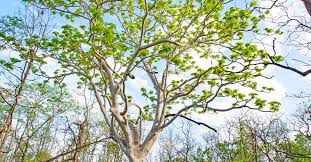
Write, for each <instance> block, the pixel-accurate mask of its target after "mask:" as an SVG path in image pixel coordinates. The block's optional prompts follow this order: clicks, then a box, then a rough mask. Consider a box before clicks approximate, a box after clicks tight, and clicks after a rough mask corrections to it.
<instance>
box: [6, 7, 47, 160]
mask: <svg viewBox="0 0 311 162" xmlns="http://www.w3.org/2000/svg"><path fill="white" fill-rule="evenodd" d="M19 14H20V15H19V16H6V17H2V18H1V20H0V50H1V51H2V52H3V54H1V57H0V68H1V69H0V70H1V71H0V77H1V78H2V79H1V85H0V103H1V105H0V110H1V112H4V113H1V119H0V122H1V124H0V156H1V155H2V153H3V147H4V145H5V144H6V142H8V136H9V134H10V130H11V127H12V120H13V118H14V112H15V109H16V107H17V106H18V104H19V102H20V98H21V95H22V93H23V90H24V87H25V86H26V84H27V82H28V81H29V80H30V78H31V76H30V75H31V73H32V72H33V71H35V70H36V69H37V68H36V67H37V64H40V63H42V62H43V60H42V58H41V57H40V55H39V45H40V43H42V39H43V38H44V37H45V34H46V32H47V25H48V22H49V18H48V16H46V15H44V14H41V10H40V11H39V10H38V11H37V12H35V11H34V10H32V9H31V6H26V7H25V11H24V12H20V13H19Z"/></svg>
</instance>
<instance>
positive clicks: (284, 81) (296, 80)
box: [0, 0, 311, 136]
mask: <svg viewBox="0 0 311 162" xmlns="http://www.w3.org/2000/svg"><path fill="white" fill-rule="evenodd" d="M264 3H265V2H263V4H264ZM287 3H288V4H289V5H290V6H291V8H289V9H288V12H289V14H291V15H300V16H309V15H308V13H307V12H306V10H305V8H304V6H303V3H302V2H301V1H297V0H288V1H287ZM0 4H1V5H0V16H4V15H7V14H11V15H12V14H14V12H16V11H17V10H18V8H19V7H22V5H21V1H20V0H0ZM280 12H281V11H274V12H272V13H271V15H272V16H278V15H279V14H280ZM310 18H311V17H310ZM267 25H270V24H269V23H267ZM308 36H310V37H308ZM302 37H303V39H306V40H309V42H310V41H311V40H310V39H311V35H303V36H302ZM284 39H285V37H284V36H280V37H278V38H277V41H278V44H277V46H278V47H279V48H277V50H278V52H279V53H281V54H283V55H284V56H288V57H287V59H288V60H289V61H290V63H295V62H291V60H292V58H296V59H302V60H304V61H310V56H308V55H307V54H308V51H305V50H302V51H299V50H296V49H294V48H290V47H288V46H285V45H284V44H282V41H284ZM271 40H272V39H271V38H268V39H267V41H270V42H271ZM2 54H3V53H2ZM297 68H299V69H301V70H302V69H306V68H307V67H304V66H298V67H297ZM265 73H266V74H269V75H273V76H275V77H274V78H273V79H272V80H260V83H261V84H267V85H269V86H272V87H274V88H275V92H272V93H271V94H269V95H267V96H265V97H267V98H271V99H274V100H279V101H280V102H281V104H282V105H281V109H280V111H279V112H278V115H281V116H282V117H283V118H285V119H286V118H287V117H288V116H289V115H290V114H292V113H294V112H295V111H296V110H297V108H298V105H299V103H301V102H303V101H305V99H297V98H292V97H288V96H287V95H293V94H299V93H300V92H302V91H303V92H305V93H308V92H311V75H310V76H307V77H302V76H300V75H298V74H296V73H294V72H292V71H288V70H284V69H280V68H277V67H269V68H268V69H267V71H266V72H265ZM136 78H137V80H139V82H140V83H142V85H146V84H148V83H147V81H146V80H145V79H144V78H143V76H139V75H138V76H137V77H136ZM137 80H135V81H130V83H129V84H130V85H131V86H133V88H137V87H136V86H137ZM217 104H219V106H220V107H221V106H224V105H223V103H217ZM238 113H241V111H240V110H236V111H230V112H225V113H217V114H203V115H195V116H194V118H195V119H198V120H201V121H202V122H205V123H207V124H209V125H211V126H214V127H216V128H220V127H221V125H222V124H223V123H224V121H225V120H226V119H230V118H231V117H232V116H234V115H236V114H238ZM252 113H256V114H259V115H264V116H266V115H271V114H267V113H259V112H258V111H252ZM195 129H196V132H197V133H196V135H197V136H202V135H203V134H204V133H206V132H207V131H208V130H207V129H206V128H202V127H195Z"/></svg>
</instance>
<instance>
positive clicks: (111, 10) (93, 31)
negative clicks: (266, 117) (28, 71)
mask: <svg viewBox="0 0 311 162" xmlns="http://www.w3.org/2000/svg"><path fill="white" fill-rule="evenodd" d="M25 2H27V3H31V4H33V5H35V6H38V7H40V8H42V9H46V8H48V9H50V10H52V12H53V13H54V14H55V15H56V16H58V17H59V16H60V17H63V18H60V19H62V20H64V21H66V23H65V24H63V25H62V27H61V28H58V29H57V30H54V32H53V34H52V35H51V36H49V37H48V38H46V39H45V40H44V43H42V44H41V46H40V48H41V50H43V51H44V53H45V54H46V56H47V57H49V58H52V59H55V60H57V61H58V64H59V67H60V68H59V69H58V70H57V71H55V73H54V74H55V75H54V76H47V73H44V72H43V74H45V76H46V77H48V78H55V82H59V83H60V82H62V81H63V79H64V77H70V76H78V77H79V79H80V80H79V82H78V85H79V86H82V85H88V86H89V89H90V90H91V91H92V92H93V93H94V95H95V96H96V99H97V103H98V106H99V107H100V110H101V112H102V114H103V116H104V121H105V123H106V124H107V126H108V127H109V131H110V134H111V137H112V138H113V140H114V141H115V142H116V143H118V145H119V146H120V148H121V149H122V150H123V152H124V153H125V154H126V156H127V157H128V158H129V160H130V161H135V162H136V161H142V160H144V159H146V157H147V155H148V153H149V152H150V150H151V149H152V146H153V145H154V143H155V141H156V140H157V138H158V135H159V133H160V132H161V131H162V130H163V129H164V128H166V127H167V126H169V125H170V124H171V123H172V122H173V121H175V119H176V118H178V117H181V116H185V115H187V114H190V113H192V112H200V113H205V112H207V111H220V112H222V111H229V110H232V109H240V108H249V109H255V110H260V111H275V110H277V109H278V108H279V105H280V103H278V102H276V101H271V102H268V101H266V100H264V99H262V98H260V97H258V95H257V92H270V91H272V90H273V88H270V87H261V86H258V85H257V82H256V81H255V80H254V79H256V78H259V77H265V76H263V74H262V71H263V70H264V69H265V68H266V66H267V65H268V62H269V59H270V58H269V55H268V54H267V52H265V51H264V50H261V49H259V48H257V47H256V45H253V44H251V43H250V42H245V41H246V40H244V39H243V36H244V35H248V36H249V34H252V33H257V32H259V31H260V30H261V29H260V28H259V27H258V23H259V22H260V21H261V20H262V19H264V15H263V14H261V13H260V12H257V11H258V7H256V2H251V3H249V4H246V5H245V7H234V6H235V5H234V3H233V2H232V1H230V0H228V1H226V0H196V1H193V0H187V1H185V2H183V1H171V0H168V1H164V0H154V1H148V0H145V1H140V0H139V1H132V0H131V1H124V0H111V1H110V0H106V1H104V0H89V1H78V0H46V1H41V0H25ZM230 2H231V3H230ZM267 32H269V30H268V31H267ZM280 57H281V56H273V58H280ZM279 60H280V59H279ZM139 76H142V77H143V79H147V82H148V84H150V85H151V86H148V87H147V86H146V87H142V88H137V87H136V88H135V87H134V88H133V87H131V86H130V85H129V82H130V80H134V81H136V80H138V79H139ZM140 79H141V78H140ZM136 82H139V81H136ZM138 84H139V83H138ZM79 86H78V87H79ZM238 87H240V88H245V89H247V90H249V93H243V92H242V91H240V90H239V89H238ZM141 100H144V103H139V101H141ZM217 100H223V101H228V105H229V107H227V108H217V107H212V106H211V105H212V103H213V102H215V101H217ZM266 107H269V108H270V109H268V110H267V109H265V108H266ZM143 121H147V123H148V124H149V125H151V128H150V129H149V130H148V131H147V135H146V136H142V130H143V125H142V123H143ZM119 128H120V131H118V129H119Z"/></svg>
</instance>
